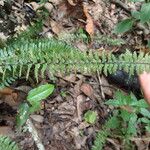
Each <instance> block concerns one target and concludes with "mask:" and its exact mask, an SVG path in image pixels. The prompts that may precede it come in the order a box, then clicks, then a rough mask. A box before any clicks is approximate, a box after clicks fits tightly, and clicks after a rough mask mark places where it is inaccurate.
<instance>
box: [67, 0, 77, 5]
mask: <svg viewBox="0 0 150 150" xmlns="http://www.w3.org/2000/svg"><path fill="white" fill-rule="evenodd" d="M67 1H68V3H69V4H70V5H72V6H75V5H76V3H74V1H73V0H67Z"/></svg>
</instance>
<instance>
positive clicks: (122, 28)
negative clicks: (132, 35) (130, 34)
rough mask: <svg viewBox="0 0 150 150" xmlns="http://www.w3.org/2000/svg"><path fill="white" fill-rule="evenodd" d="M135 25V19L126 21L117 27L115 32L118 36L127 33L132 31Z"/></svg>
mask: <svg viewBox="0 0 150 150" xmlns="http://www.w3.org/2000/svg"><path fill="white" fill-rule="evenodd" d="M133 23H134V20H133V19H125V20H123V21H121V22H119V23H118V24H117V25H116V27H115V29H114V31H113V32H114V33H116V34H118V33H124V32H127V31H129V30H130V29H132V26H133Z"/></svg>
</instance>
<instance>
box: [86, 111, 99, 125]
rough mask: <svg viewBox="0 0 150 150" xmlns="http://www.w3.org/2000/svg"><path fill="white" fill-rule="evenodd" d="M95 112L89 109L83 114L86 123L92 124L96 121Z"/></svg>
mask: <svg viewBox="0 0 150 150" xmlns="http://www.w3.org/2000/svg"><path fill="white" fill-rule="evenodd" d="M96 116H97V114H96V112H95V111H91V110H88V111H87V112H86V113H85V114H84V120H85V121H86V122H87V123H90V124H94V123H95V122H96Z"/></svg>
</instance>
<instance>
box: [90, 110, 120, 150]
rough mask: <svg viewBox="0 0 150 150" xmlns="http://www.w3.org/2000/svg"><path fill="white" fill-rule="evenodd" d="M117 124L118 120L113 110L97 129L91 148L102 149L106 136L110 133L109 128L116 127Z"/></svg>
mask: <svg viewBox="0 0 150 150" xmlns="http://www.w3.org/2000/svg"><path fill="white" fill-rule="evenodd" d="M118 126H119V122H118V119H117V112H115V113H114V115H113V116H112V117H110V118H109V119H108V121H107V122H106V123H105V125H104V126H103V127H102V129H101V130H99V131H98V133H97V135H96V139H95V141H94V145H93V147H92V150H102V149H103V147H104V145H105V143H106V140H107V138H108V136H110V135H111V132H110V130H111V129H114V128H117V127H118Z"/></svg>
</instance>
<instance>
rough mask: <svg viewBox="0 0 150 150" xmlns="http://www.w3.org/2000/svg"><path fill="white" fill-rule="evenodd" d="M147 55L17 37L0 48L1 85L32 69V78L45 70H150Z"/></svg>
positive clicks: (90, 71)
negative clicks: (84, 49)
mask: <svg viewBox="0 0 150 150" xmlns="http://www.w3.org/2000/svg"><path fill="white" fill-rule="evenodd" d="M149 60H150V56H149V55H148V54H146V55H144V54H143V53H140V54H138V55H137V53H136V52H135V53H131V52H129V51H128V50H127V51H126V53H124V54H121V55H120V56H119V57H116V56H115V55H114V54H112V53H109V54H107V53H106V52H105V51H104V52H102V53H98V52H91V51H88V52H81V51H79V50H77V49H76V48H74V47H72V46H71V45H68V44H66V43H64V42H60V41H57V40H50V39H40V40H20V41H19V42H14V44H11V45H10V46H7V47H5V48H3V49H1V50H0V74H1V83H3V84H2V85H9V84H10V83H11V82H12V81H14V79H15V78H17V77H21V76H22V75H25V76H26V79H28V77H29V75H30V72H32V73H33V72H34V77H35V78H36V80H38V76H39V75H40V74H41V75H42V77H43V76H44V73H45V71H46V70H48V71H49V72H50V73H51V74H53V75H55V74H56V73H59V72H61V73H70V72H73V71H77V72H81V73H94V72H96V71H97V70H98V71H100V72H103V73H104V74H105V75H107V74H108V73H110V74H111V73H115V72H116V71H117V70H118V69H119V70H124V71H126V72H128V73H129V74H131V75H132V74H134V72H135V70H136V72H137V73H141V72H142V71H150V62H149Z"/></svg>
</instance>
